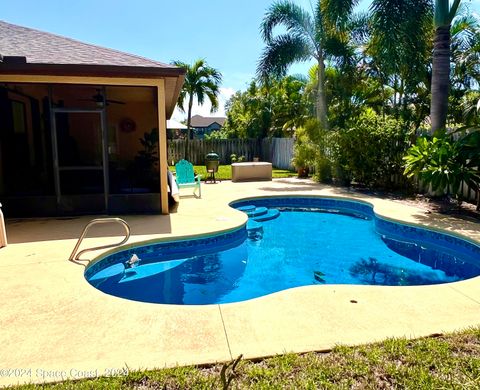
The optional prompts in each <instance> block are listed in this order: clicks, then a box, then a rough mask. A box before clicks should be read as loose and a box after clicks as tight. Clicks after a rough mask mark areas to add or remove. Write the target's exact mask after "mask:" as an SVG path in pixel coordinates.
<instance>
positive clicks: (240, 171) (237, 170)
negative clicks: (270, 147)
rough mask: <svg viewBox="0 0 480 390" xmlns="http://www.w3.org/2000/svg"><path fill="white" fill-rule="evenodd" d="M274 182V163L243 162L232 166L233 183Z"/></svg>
mask: <svg viewBox="0 0 480 390" xmlns="http://www.w3.org/2000/svg"><path fill="white" fill-rule="evenodd" d="M260 180H272V163H269V162H241V163H233V164H232V181H233V182H234V183H235V182H238V181H260Z"/></svg>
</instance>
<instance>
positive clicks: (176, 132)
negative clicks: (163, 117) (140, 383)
mask: <svg viewBox="0 0 480 390" xmlns="http://www.w3.org/2000/svg"><path fill="white" fill-rule="evenodd" d="M186 137H187V126H185V125H184V124H183V123H180V122H177V121H176V120H173V119H169V120H168V121H167V138H168V139H185V138H186Z"/></svg>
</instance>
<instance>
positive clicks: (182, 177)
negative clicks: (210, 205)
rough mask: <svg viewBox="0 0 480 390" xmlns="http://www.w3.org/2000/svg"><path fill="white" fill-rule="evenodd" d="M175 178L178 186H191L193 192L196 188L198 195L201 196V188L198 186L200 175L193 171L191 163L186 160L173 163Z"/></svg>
mask: <svg viewBox="0 0 480 390" xmlns="http://www.w3.org/2000/svg"><path fill="white" fill-rule="evenodd" d="M175 172H176V180H177V184H178V188H185V187H193V194H194V195H195V191H196V190H197V188H198V197H199V198H201V197H202V188H201V187H200V179H201V175H196V176H195V174H194V172H193V165H192V164H191V163H189V162H188V161H187V160H180V161H179V162H178V163H176V164H175Z"/></svg>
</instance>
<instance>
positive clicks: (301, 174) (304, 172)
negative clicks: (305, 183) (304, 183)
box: [297, 167, 310, 178]
mask: <svg viewBox="0 0 480 390" xmlns="http://www.w3.org/2000/svg"><path fill="white" fill-rule="evenodd" d="M309 173H310V169H309V168H308V167H301V168H297V174H298V177H300V178H306V177H308V174H309Z"/></svg>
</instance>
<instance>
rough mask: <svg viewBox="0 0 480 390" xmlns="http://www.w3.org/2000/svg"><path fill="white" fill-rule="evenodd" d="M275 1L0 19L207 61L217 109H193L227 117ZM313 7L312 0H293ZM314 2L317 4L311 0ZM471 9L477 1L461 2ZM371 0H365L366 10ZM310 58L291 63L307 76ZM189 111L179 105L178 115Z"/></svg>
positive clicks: (133, 6)
mask: <svg viewBox="0 0 480 390" xmlns="http://www.w3.org/2000/svg"><path fill="white" fill-rule="evenodd" d="M273 1H274V0H174V1H172V0H136V1H133V0H102V1H99V0H76V1H72V0H71V1H65V0H43V1H39V0H0V20H4V21H6V22H9V23H13V24H18V25H22V26H25V27H30V28H35V29H38V30H42V31H48V32H51V33H55V34H59V35H63V36H67V37H70V38H74V39H77V40H80V41H83V42H87V43H91V44H95V45H99V46H104V47H108V48H113V49H117V50H121V51H124V52H128V53H132V54H137V55H140V56H143V57H147V58H150V59H153V60H157V61H161V62H164V63H170V62H172V61H174V60H180V61H183V62H186V63H193V62H194V61H195V60H197V59H199V58H204V59H205V60H206V61H207V63H208V64H209V65H210V66H212V67H214V68H216V69H217V70H219V71H220V72H221V73H222V75H223V82H222V86H221V89H220V99H219V100H220V109H219V111H217V112H216V113H213V114H211V113H210V105H209V104H206V105H204V106H198V105H195V107H194V111H193V114H199V115H203V116H224V115H225V110H224V104H225V102H226V101H227V100H228V99H229V98H230V96H231V95H232V94H233V93H235V91H237V90H245V89H246V86H247V85H248V84H249V82H250V81H251V80H252V78H253V77H254V76H255V70H256V66H257V61H258V59H259V57H260V54H261V52H262V49H263V47H264V42H263V41H262V39H261V37H260V33H259V26H260V23H261V21H262V18H263V15H264V14H265V11H266V10H267V9H268V7H269V6H270V5H271V4H272V3H273ZM293 1H294V2H295V3H297V4H298V5H300V6H302V7H303V8H305V9H311V1H310V0H293ZM313 2H315V1H313ZM464 2H465V3H466V4H469V6H470V8H471V9H472V10H474V11H478V10H480V0H464ZM370 3H371V0H361V1H360V5H359V9H367V8H368V6H369V4H370ZM311 65H312V63H303V64H299V65H295V66H293V67H292V68H291V69H290V71H289V73H304V74H305V73H306V72H307V70H308V68H309V67H310V66H311ZM184 117H185V115H184V114H182V113H181V112H180V111H179V110H178V109H177V110H175V113H174V115H173V118H174V119H177V120H182V119H184Z"/></svg>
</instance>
